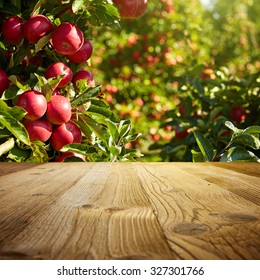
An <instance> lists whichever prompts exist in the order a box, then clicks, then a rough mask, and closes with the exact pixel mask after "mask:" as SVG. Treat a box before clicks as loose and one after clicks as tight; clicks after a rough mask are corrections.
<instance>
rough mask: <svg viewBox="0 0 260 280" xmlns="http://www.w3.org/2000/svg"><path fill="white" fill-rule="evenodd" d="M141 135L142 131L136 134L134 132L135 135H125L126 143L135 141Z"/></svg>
mask: <svg viewBox="0 0 260 280" xmlns="http://www.w3.org/2000/svg"><path fill="white" fill-rule="evenodd" d="M140 136H142V134H141V133H136V134H133V135H128V136H126V137H124V143H125V144H126V143H129V142H132V141H135V140H136V139H137V138H139V137H140Z"/></svg>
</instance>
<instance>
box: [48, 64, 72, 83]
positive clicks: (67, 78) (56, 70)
mask: <svg viewBox="0 0 260 280" xmlns="http://www.w3.org/2000/svg"><path fill="white" fill-rule="evenodd" d="M62 75H63V77H62V78H61V80H60V82H59V84H58V86H57V87H58V88H62V87H65V86H66V85H67V84H68V83H70V82H71V80H72V78H73V73H72V71H71V69H70V67H69V66H68V65H67V64H65V63H63V62H54V63H52V64H51V65H49V66H48V67H47V69H46V73H45V76H46V78H47V79H49V78H55V77H58V76H62Z"/></svg>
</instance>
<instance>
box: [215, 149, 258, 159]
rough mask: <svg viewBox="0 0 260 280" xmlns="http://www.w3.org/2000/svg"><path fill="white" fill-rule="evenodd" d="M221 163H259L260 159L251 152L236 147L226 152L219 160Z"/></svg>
mask: <svg viewBox="0 0 260 280" xmlns="http://www.w3.org/2000/svg"><path fill="white" fill-rule="evenodd" d="M220 161H221V162H231V161H240V162H246V161H254V162H255V161H257V162H260V159H259V158H258V157H257V156H256V155H255V154H254V153H252V152H251V151H247V150H246V149H245V148H244V147H241V146H238V147H233V148H230V149H229V150H228V151H226V152H225V153H224V154H223V156H222V157H221V158H220Z"/></svg>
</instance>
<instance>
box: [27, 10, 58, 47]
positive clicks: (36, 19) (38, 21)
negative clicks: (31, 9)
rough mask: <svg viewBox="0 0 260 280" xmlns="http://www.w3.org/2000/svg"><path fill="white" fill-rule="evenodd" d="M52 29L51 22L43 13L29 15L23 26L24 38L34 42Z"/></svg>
mask: <svg viewBox="0 0 260 280" xmlns="http://www.w3.org/2000/svg"><path fill="white" fill-rule="evenodd" d="M52 30H53V24H52V22H51V21H50V20H49V19H48V18H47V17H46V16H44V15H34V16H31V17H30V18H29V19H28V20H27V21H26V22H25V24H24V26H23V32H24V35H25V38H26V39H27V40H28V41H29V42H31V43H34V44H36V43H37V42H38V41H39V40H40V39H41V38H42V37H44V36H45V35H47V34H49V33H50V32H51V31H52Z"/></svg>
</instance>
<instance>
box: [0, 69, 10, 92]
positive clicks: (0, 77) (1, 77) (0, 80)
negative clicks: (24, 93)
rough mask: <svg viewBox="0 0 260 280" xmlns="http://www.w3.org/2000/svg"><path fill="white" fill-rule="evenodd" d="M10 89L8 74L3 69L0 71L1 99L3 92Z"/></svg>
mask: <svg viewBox="0 0 260 280" xmlns="http://www.w3.org/2000/svg"><path fill="white" fill-rule="evenodd" d="M8 87H9V79H8V76H7V74H6V72H5V71H4V70H3V69H0V97H1V96H2V94H3V92H4V91H5V90H6V89H8Z"/></svg>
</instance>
